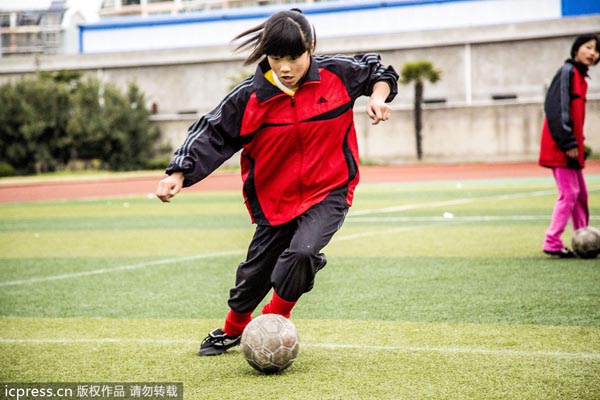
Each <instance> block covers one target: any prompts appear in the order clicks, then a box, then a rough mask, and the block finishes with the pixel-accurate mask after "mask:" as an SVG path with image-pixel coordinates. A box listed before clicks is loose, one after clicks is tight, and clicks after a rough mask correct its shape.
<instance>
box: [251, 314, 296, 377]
mask: <svg viewBox="0 0 600 400" xmlns="http://www.w3.org/2000/svg"><path fill="white" fill-rule="evenodd" d="M241 347H242V353H243V354H244V358H245V359H246V361H248V364H250V365H251V366H252V367H253V368H254V369H256V370H258V371H260V372H264V373H266V374H274V373H277V372H280V371H283V370H284V369H286V368H287V367H289V366H290V365H292V363H293V362H294V360H296V357H297V356H298V353H299V352H300V340H299V338H298V332H297V331H296V327H295V326H294V324H293V323H292V321H290V320H289V319H287V318H285V317H282V316H281V315H278V314H264V315H261V316H259V317H257V318H254V319H253V320H252V321H250V323H249V324H248V325H247V326H246V328H245V329H244V332H243V333H242V341H241Z"/></svg>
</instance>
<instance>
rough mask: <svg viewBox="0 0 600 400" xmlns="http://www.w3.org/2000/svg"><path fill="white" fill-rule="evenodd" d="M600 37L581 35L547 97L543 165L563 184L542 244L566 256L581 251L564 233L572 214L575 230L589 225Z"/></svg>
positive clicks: (541, 151)
mask: <svg viewBox="0 0 600 400" xmlns="http://www.w3.org/2000/svg"><path fill="white" fill-rule="evenodd" d="M599 58H600V54H599V53H598V36H596V35H594V34H587V35H581V36H579V37H577V39H575V42H574V43H573V46H572V47H571V58H570V59H568V60H566V61H565V63H564V65H563V66H562V67H561V68H560V69H559V70H558V72H557V73H556V75H555V76H554V79H553V80H552V83H551V84H550V87H549V88H548V93H547V94H546V100H545V102H544V112H545V113H546V118H545V119H544V127H543V129H542V139H541V147H540V158H539V164H540V165H541V166H543V167H548V168H551V169H552V173H553V175H554V180H555V181H556V186H557V188H558V199H557V200H556V204H555V205H554V212H553V213H552V221H551V223H550V227H549V228H548V230H547V231H546V237H545V239H544V243H543V245H542V250H543V251H544V253H546V254H549V255H551V256H557V257H560V258H573V257H575V254H574V253H573V252H572V251H571V250H569V249H568V248H567V247H565V246H564V244H563V242H562V239H561V235H562V233H563V232H564V230H565V228H566V226H567V223H568V222H569V219H570V220H571V221H572V223H573V230H577V229H579V228H583V227H586V226H588V222H589V208H588V192H587V186H586V184H585V178H584V176H583V168H584V167H585V151H584V139H585V138H584V135H583V124H584V120H585V101H586V94H587V82H586V80H585V78H586V77H587V72H588V69H589V67H591V66H592V65H596V64H597V63H598V60H599Z"/></svg>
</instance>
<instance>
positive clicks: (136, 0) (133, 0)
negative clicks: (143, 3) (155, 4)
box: [122, 0, 140, 6]
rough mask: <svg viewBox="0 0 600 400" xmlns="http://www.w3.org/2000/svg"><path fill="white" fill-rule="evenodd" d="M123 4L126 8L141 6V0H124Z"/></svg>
mask: <svg viewBox="0 0 600 400" xmlns="http://www.w3.org/2000/svg"><path fill="white" fill-rule="evenodd" d="M122 4H123V5H124V6H139V5H140V0H123V1H122Z"/></svg>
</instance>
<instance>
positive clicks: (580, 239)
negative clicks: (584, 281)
mask: <svg viewBox="0 0 600 400" xmlns="http://www.w3.org/2000/svg"><path fill="white" fill-rule="evenodd" d="M571 246H573V251H574V252H575V254H577V255H578V256H579V257H581V258H596V256H598V254H600V231H598V229H596V228H592V227H591V226H588V227H586V228H580V229H577V230H576V231H575V232H574V233H573V238H572V239H571Z"/></svg>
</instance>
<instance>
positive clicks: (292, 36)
mask: <svg viewBox="0 0 600 400" xmlns="http://www.w3.org/2000/svg"><path fill="white" fill-rule="evenodd" d="M277 28H278V27H277V26H275V27H273V30H272V31H271V32H269V34H268V35H267V37H268V39H266V40H265V41H264V45H263V54H265V55H268V56H275V57H286V56H290V57H298V56H301V55H302V54H304V53H305V52H306V51H308V50H310V48H309V47H308V45H307V43H306V39H305V38H304V36H303V35H302V32H301V31H300V29H289V26H287V27H286V28H287V29H277ZM294 28H296V26H294Z"/></svg>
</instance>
